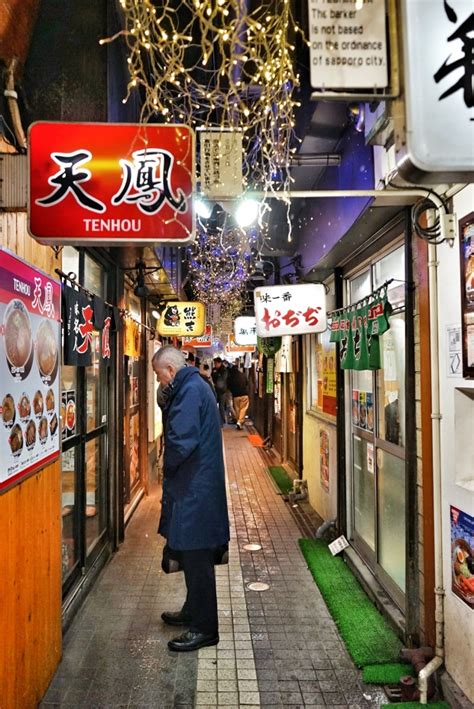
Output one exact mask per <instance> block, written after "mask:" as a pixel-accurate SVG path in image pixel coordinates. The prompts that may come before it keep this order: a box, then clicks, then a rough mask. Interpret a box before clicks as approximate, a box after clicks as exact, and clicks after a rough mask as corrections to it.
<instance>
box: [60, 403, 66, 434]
mask: <svg viewBox="0 0 474 709" xmlns="http://www.w3.org/2000/svg"><path fill="white" fill-rule="evenodd" d="M65 428H66V404H65V403H64V401H63V402H62V403H61V431H64V430H65Z"/></svg>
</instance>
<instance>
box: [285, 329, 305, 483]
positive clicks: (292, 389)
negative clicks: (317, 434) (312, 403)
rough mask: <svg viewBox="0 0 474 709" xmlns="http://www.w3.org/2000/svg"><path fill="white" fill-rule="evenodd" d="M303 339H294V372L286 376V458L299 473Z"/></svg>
mask: <svg viewBox="0 0 474 709" xmlns="http://www.w3.org/2000/svg"><path fill="white" fill-rule="evenodd" d="M301 356H302V354H301V338H299V337H293V339H292V343H291V362H292V366H291V369H292V371H291V372H289V373H287V374H285V375H284V378H285V403H286V457H287V459H288V461H289V462H290V463H291V465H292V466H293V467H294V469H295V470H296V471H297V472H299V471H300V466H301V436H300V433H301V421H300V419H301V393H302V370H301Z"/></svg>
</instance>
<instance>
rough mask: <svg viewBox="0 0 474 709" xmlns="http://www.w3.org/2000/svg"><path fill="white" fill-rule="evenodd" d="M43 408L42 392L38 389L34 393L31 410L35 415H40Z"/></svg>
mask: <svg viewBox="0 0 474 709" xmlns="http://www.w3.org/2000/svg"><path fill="white" fill-rule="evenodd" d="M43 410H44V402H43V394H42V393H41V392H40V390H39V389H38V391H37V392H36V394H35V395H34V398H33V411H34V412H35V416H42V414H43Z"/></svg>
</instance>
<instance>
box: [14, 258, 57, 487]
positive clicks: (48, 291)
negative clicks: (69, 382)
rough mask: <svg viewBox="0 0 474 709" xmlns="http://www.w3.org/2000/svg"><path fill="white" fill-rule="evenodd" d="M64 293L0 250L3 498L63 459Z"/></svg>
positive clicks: (24, 264)
mask: <svg viewBox="0 0 474 709" xmlns="http://www.w3.org/2000/svg"><path fill="white" fill-rule="evenodd" d="M60 344H61V287H60V284H59V283H58V281H56V280H54V279H52V278H51V277H50V276H48V275H47V274H46V273H43V272H42V271H39V270H38V269H36V268H33V267H31V266H30V265H28V264H26V263H25V262H24V261H22V260H20V259H19V258H17V257H16V256H14V255H13V254H10V253H9V252H7V251H4V250H0V461H1V462H0V492H2V491H3V490H6V489H7V488H9V487H11V486H12V485H15V484H17V483H19V482H21V480H23V479H24V478H25V477H27V476H28V475H31V473H33V472H35V471H36V470H38V468H41V467H43V466H44V465H46V464H47V463H49V462H51V461H52V460H54V458H56V457H57V456H58V455H59V435H60V426H59V407H60V403H61V401H60V393H59V381H60V378H61V377H60V354H59V353H60Z"/></svg>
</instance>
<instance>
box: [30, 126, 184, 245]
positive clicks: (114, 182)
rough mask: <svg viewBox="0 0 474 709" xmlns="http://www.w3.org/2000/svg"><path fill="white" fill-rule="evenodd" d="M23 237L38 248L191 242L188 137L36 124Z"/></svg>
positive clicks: (151, 129) (179, 130)
mask: <svg viewBox="0 0 474 709" xmlns="http://www.w3.org/2000/svg"><path fill="white" fill-rule="evenodd" d="M29 141H30V149H29V156H30V194H29V230H30V233H31V234H32V235H33V236H34V237H35V238H36V239H37V240H38V241H41V242H42V243H50V244H59V243H66V244H67V243H71V242H72V243H74V244H84V245H88V246H90V245H93V244H96V245H104V244H111V245H114V246H120V245H122V244H127V243H130V242H133V243H134V244H148V243H150V242H152V243H155V242H163V241H165V242H166V241H169V242H172V243H173V244H175V243H183V242H187V241H191V240H192V239H193V234H194V217H193V209H192V202H191V196H192V191H193V180H194V134H193V132H192V130H191V129H190V128H188V127H187V126H170V125H166V126H162V125H132V124H123V125H122V124H112V123H46V122H44V123H43V122H39V123H34V124H33V125H32V126H31V128H30V131H29Z"/></svg>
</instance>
